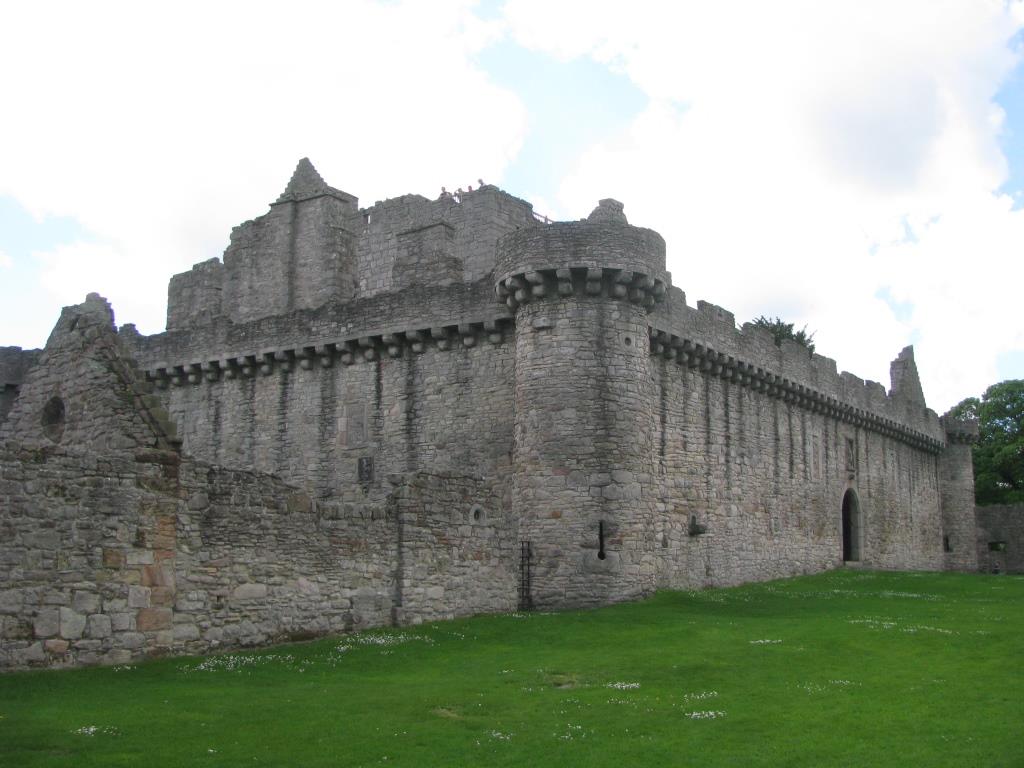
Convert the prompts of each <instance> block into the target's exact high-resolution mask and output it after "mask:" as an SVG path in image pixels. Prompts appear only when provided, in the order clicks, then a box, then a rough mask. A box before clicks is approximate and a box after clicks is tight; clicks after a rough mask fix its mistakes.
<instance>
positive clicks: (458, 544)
mask: <svg viewBox="0 0 1024 768" xmlns="http://www.w3.org/2000/svg"><path fill="white" fill-rule="evenodd" d="M390 503H391V504H392V507H393V509H394V513H395V518H396V524H397V526H398V542H399V544H398V547H399V553H398V564H397V572H398V584H397V604H398V608H397V610H396V617H395V618H396V621H397V623H401V624H406V623H414V624H418V623H420V622H421V621H425V620H434V619H443V618H452V617H455V616H466V615H471V614H476V613H500V612H505V611H510V610H514V609H515V607H516V590H517V580H518V576H519V560H518V554H519V553H518V549H517V546H516V545H517V541H516V525H515V522H514V520H513V517H512V515H511V514H510V512H509V510H508V508H507V506H506V505H505V504H504V503H503V501H502V498H501V489H500V488H496V487H495V486H494V482H493V480H489V479H487V478H484V477H483V476H471V475H463V474H457V473H451V472H445V473H442V472H418V473H414V474H412V475H410V476H409V477H408V478H407V479H406V482H405V483H404V484H403V485H402V486H401V487H400V488H398V489H397V490H396V492H395V494H394V496H393V497H392V500H391V502H390Z"/></svg>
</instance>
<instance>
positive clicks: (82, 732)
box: [72, 725, 121, 736]
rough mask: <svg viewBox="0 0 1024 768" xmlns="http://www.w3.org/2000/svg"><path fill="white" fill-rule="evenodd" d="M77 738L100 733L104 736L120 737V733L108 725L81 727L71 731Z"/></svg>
mask: <svg viewBox="0 0 1024 768" xmlns="http://www.w3.org/2000/svg"><path fill="white" fill-rule="evenodd" d="M72 733H74V734H76V735H78V736H95V735H96V734H97V733H101V734H103V735H105V736H120V735H121V732H120V731H119V730H117V728H114V727H112V726H109V725H83V726H82V727H81V728H79V729H77V730H74V731H72Z"/></svg>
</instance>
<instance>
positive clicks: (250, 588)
mask: <svg viewBox="0 0 1024 768" xmlns="http://www.w3.org/2000/svg"><path fill="white" fill-rule="evenodd" d="M266 596H267V585H266V584H255V583H250V584H240V585H239V586H237V587H235V589H234V591H233V592H232V593H231V597H233V598H234V599H235V600H258V599H262V598H264V597H266Z"/></svg>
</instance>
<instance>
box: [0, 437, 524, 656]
mask: <svg viewBox="0 0 1024 768" xmlns="http://www.w3.org/2000/svg"><path fill="white" fill-rule="evenodd" d="M0 501H2V504H0V534H2V536H3V540H4V542H5V547H4V550H3V557H2V559H0V668H23V667H27V666H80V665H89V664H96V663H103V664H120V663H127V662H129V661H132V660H135V659H139V658H143V657H148V656H157V655H164V654H180V653H208V652H210V651H213V650H218V649H230V648H235V647H239V646H251V645H257V644H266V643H269V642H274V641H281V640H290V639H301V638H308V637H317V636H322V635H325V634H329V633H338V632H342V631H348V630H357V629H361V628H366V627H373V626H380V625H389V624H391V623H393V622H400V623H410V622H411V623H418V622H420V621H423V620H429V619H435V618H442V617H446V616H453V615H461V614H465V613H476V612H481V611H501V610H508V609H510V608H511V607H513V605H514V600H515V569H514V566H513V557H512V551H513V549H514V547H513V539H514V530H513V529H512V528H510V526H509V522H508V518H507V516H506V514H505V512H504V511H503V507H502V504H501V500H500V498H499V496H498V495H496V494H495V492H494V491H493V489H491V488H490V487H489V485H488V484H487V483H484V482H482V481H481V479H480V478H472V477H463V476H460V475H454V474H453V475H446V476H441V475H415V474H414V475H410V476H408V478H407V479H400V480H399V485H398V486H397V487H396V489H395V493H394V497H393V498H392V499H391V500H387V501H386V502H385V503H382V504H377V505H374V504H366V505H362V506H354V505H345V506H343V505H340V504H337V503H331V502H324V501H317V500H315V499H312V498H310V496H309V495H307V494H306V493H305V492H304V491H302V490H300V489H297V488H295V487H293V486H289V485H287V484H285V483H283V482H281V481H280V480H279V479H277V478H275V477H272V476H270V475H266V474H261V473H257V472H238V471H232V470H226V469H223V468H218V467H211V466H209V465H207V464H204V463H201V462H193V461H190V460H184V461H183V460H181V459H180V457H179V456H178V454H177V453H176V452H174V451H141V452H138V453H137V454H136V455H135V456H124V455H108V456H102V457H98V456H95V455H91V454H88V453H81V452H74V451H68V450H67V449H65V448H63V447H59V446H54V447H49V448H33V449H28V448H24V447H21V446H17V445H14V444H10V443H8V444H4V445H2V446H0Z"/></svg>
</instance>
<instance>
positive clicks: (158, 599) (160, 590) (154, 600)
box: [149, 587, 174, 606]
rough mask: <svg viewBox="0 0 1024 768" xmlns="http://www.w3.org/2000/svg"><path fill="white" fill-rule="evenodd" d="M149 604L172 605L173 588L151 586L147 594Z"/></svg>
mask: <svg viewBox="0 0 1024 768" xmlns="http://www.w3.org/2000/svg"><path fill="white" fill-rule="evenodd" d="M149 602H150V605H154V606H156V605H162V606H168V605H174V590H173V589H171V588H170V587H153V588H152V589H151V590H150V596H149Z"/></svg>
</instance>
